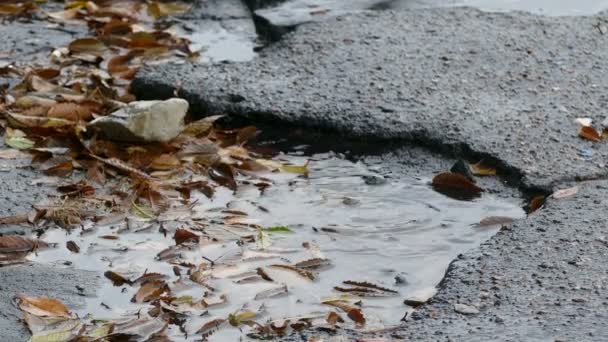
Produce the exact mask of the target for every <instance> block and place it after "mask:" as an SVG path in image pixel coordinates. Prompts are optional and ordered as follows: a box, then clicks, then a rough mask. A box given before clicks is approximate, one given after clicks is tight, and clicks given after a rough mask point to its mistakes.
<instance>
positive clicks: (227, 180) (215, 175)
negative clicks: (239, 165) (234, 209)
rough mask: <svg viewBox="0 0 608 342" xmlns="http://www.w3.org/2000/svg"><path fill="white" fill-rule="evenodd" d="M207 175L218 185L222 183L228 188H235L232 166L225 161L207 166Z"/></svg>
mask: <svg viewBox="0 0 608 342" xmlns="http://www.w3.org/2000/svg"><path fill="white" fill-rule="evenodd" d="M209 177H211V179H213V180H214V181H216V182H217V183H218V184H219V185H223V186H225V187H227V188H228V189H230V190H233V191H234V190H236V181H235V180H234V172H233V171H232V167H231V166H230V165H228V164H225V163H217V164H215V165H213V166H212V167H210V168H209Z"/></svg>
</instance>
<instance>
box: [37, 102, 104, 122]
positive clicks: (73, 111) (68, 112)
mask: <svg viewBox="0 0 608 342" xmlns="http://www.w3.org/2000/svg"><path fill="white" fill-rule="evenodd" d="M47 116H48V117H50V118H59V119H65V120H69V121H89V120H91V119H92V118H93V113H92V112H91V110H90V109H89V107H86V106H83V105H80V104H77V103H71V102H62V103H57V104H55V105H53V106H52V107H51V108H50V109H49V111H48V113H47Z"/></svg>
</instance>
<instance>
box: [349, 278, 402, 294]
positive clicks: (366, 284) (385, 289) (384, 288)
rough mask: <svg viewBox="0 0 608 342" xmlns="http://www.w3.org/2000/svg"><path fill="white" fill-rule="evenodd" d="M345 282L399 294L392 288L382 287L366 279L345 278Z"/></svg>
mask: <svg viewBox="0 0 608 342" xmlns="http://www.w3.org/2000/svg"><path fill="white" fill-rule="evenodd" d="M343 283H344V284H346V285H352V286H358V287H363V288H368V289H372V290H375V291H380V292H387V293H392V294H399V292H397V291H395V290H392V289H388V288H386V287H382V286H379V285H376V284H372V283H368V282H366V281H363V282H361V281H353V280H345V281H343Z"/></svg>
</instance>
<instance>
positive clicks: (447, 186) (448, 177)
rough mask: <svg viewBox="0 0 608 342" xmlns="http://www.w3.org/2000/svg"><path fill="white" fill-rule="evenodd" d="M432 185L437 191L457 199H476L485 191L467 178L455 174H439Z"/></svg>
mask: <svg viewBox="0 0 608 342" xmlns="http://www.w3.org/2000/svg"><path fill="white" fill-rule="evenodd" d="M432 185H433V188H434V189H435V190H436V191H438V192H440V193H442V194H444V195H446V196H449V197H453V198H456V199H470V198H475V197H478V196H479V195H480V193H481V192H482V191H483V189H482V188H480V187H478V186H477V185H475V184H474V183H473V182H471V181H470V180H469V179H467V178H466V177H465V176H463V175H461V174H458V173H453V172H443V173H440V174H438V175H437V176H435V177H434V178H433V181H432Z"/></svg>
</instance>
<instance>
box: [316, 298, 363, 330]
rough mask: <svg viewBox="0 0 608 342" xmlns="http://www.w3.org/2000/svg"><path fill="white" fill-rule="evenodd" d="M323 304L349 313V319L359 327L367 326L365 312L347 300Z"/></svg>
mask: <svg viewBox="0 0 608 342" xmlns="http://www.w3.org/2000/svg"><path fill="white" fill-rule="evenodd" d="M322 304H325V305H331V306H335V307H337V308H339V309H341V310H343V311H344V312H346V313H347V315H348V318H350V319H352V320H353V321H355V322H356V323H357V324H359V325H364V324H365V316H363V312H362V311H361V309H359V308H358V307H356V306H353V305H352V304H350V303H349V302H347V301H345V300H330V301H324V302H322Z"/></svg>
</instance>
